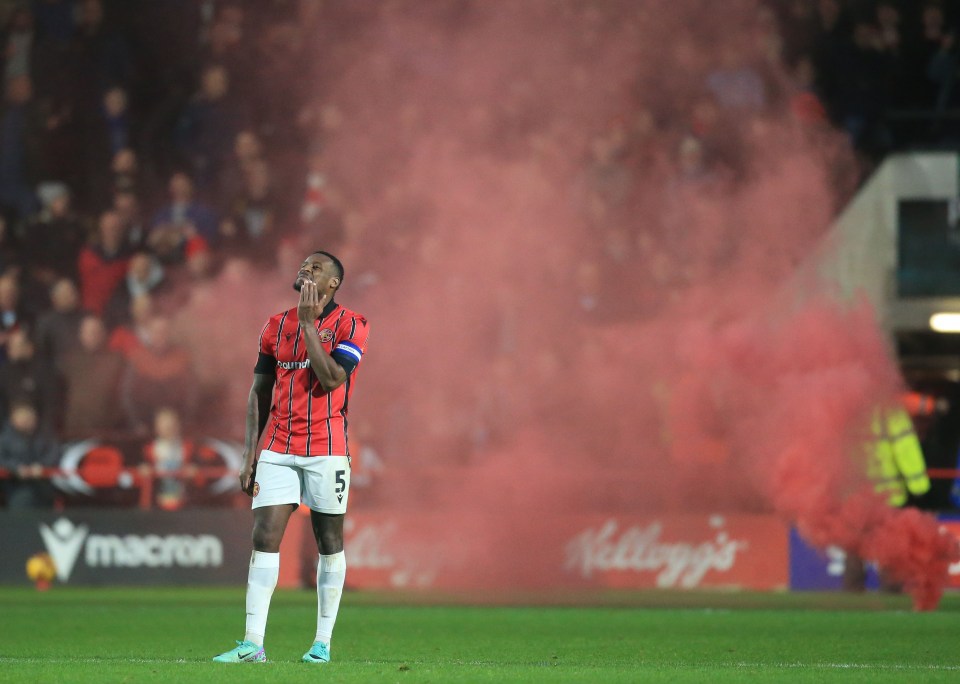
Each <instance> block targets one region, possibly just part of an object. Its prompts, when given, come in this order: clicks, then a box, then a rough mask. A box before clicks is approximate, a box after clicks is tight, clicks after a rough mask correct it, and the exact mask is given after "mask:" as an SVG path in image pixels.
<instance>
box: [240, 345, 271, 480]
mask: <svg viewBox="0 0 960 684" xmlns="http://www.w3.org/2000/svg"><path fill="white" fill-rule="evenodd" d="M263 356H264V355H261V359H260V361H259V362H258V363H257V371H259V370H262V364H263V363H264V358H263ZM267 358H270V357H267ZM274 362H275V360H274ZM273 383H274V376H273V375H272V374H270V375H268V374H266V373H262V372H254V374H253V385H252V386H251V387H250V395H249V396H248V397H247V425H246V434H245V437H244V445H243V460H242V462H241V464H240V489H242V490H243V491H244V492H246V493H247V494H248V495H252V494H253V482H254V479H255V477H256V473H257V445H258V444H259V443H260V437H261V435H263V430H264V428H266V426H267V419H268V418H269V417H270V402H271V401H272V399H273Z"/></svg>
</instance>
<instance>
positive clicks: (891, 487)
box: [867, 409, 930, 506]
mask: <svg viewBox="0 0 960 684" xmlns="http://www.w3.org/2000/svg"><path fill="white" fill-rule="evenodd" d="M871 428H872V431H873V436H874V441H873V443H872V444H871V445H870V447H869V449H870V454H869V456H870V459H869V466H868V471H867V472H868V474H869V475H870V478H871V479H872V480H873V481H874V483H875V485H874V486H875V488H876V490H877V493H878V494H882V495H885V496H886V497H887V501H888V502H889V503H890V505H891V506H903V505H904V504H905V503H906V502H907V491H909V492H910V493H911V494H913V495H914V496H920V495H922V494H926V493H927V492H928V491H930V478H929V477H927V464H926V463H925V462H924V460H923V451H922V450H921V448H920V440H919V439H918V438H917V433H916V432H914V429H913V423H912V422H911V421H910V416H909V415H908V414H907V412H906V411H904V410H903V409H886V410H884V409H878V410H877V411H875V412H874V414H873V422H872V426H871Z"/></svg>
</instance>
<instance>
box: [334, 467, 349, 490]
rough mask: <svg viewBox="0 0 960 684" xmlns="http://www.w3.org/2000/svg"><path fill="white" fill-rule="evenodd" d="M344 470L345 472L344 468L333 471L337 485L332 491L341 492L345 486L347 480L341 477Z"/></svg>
mask: <svg viewBox="0 0 960 684" xmlns="http://www.w3.org/2000/svg"><path fill="white" fill-rule="evenodd" d="M346 472H347V471H346V470H338V471H337V472H336V473H335V476H334V479H335V480H336V485H337V486H336V488H335V489H334V491H335V492H336V493H337V494H343V490H344V489H346V488H347V481H346V480H344V479H343V475H344V473H346Z"/></svg>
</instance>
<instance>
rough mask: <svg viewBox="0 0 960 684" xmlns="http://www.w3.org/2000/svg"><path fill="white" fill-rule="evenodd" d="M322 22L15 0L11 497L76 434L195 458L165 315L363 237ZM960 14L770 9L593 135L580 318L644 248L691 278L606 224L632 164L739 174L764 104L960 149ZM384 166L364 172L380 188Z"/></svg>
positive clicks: (191, 414) (3, 118)
mask: <svg viewBox="0 0 960 684" xmlns="http://www.w3.org/2000/svg"><path fill="white" fill-rule="evenodd" d="M329 4H333V5H336V3H329ZM389 4H390V3H383V6H384V7H386V6H387V5H389ZM465 4H469V3H465ZM568 4H570V3H568ZM573 4H575V3H573ZM584 4H585V5H589V4H590V3H584ZM372 7H374V8H376V7H377V5H376V4H374V5H372ZM326 9H327V5H325V4H324V3H322V2H321V1H320V0H163V1H162V2H158V1H150V0H115V1H113V2H111V1H110V0H32V1H27V0H0V24H2V26H3V30H2V32H0V47H2V49H0V60H2V62H0V73H2V78H3V103H2V108H0V416H2V417H3V428H2V432H0V468H5V469H7V470H9V471H10V472H11V473H13V474H14V476H15V477H14V478H13V479H7V480H5V481H2V483H3V485H4V490H3V491H5V492H6V495H5V498H6V503H7V504H8V505H14V504H16V505H20V504H23V505H31V504H38V503H39V504H48V503H49V502H50V501H51V500H52V497H53V492H52V490H47V489H45V488H44V487H45V486H44V482H45V481H44V479H43V477H42V469H43V467H44V466H47V467H51V466H55V465H56V464H57V463H58V461H59V454H60V449H61V447H62V445H63V444H66V443H72V442H77V441H79V440H84V439H88V438H94V437H96V438H103V437H110V436H115V435H121V436H124V437H129V436H130V435H133V436H135V437H137V438H139V439H141V440H142V441H143V442H144V444H145V445H146V446H145V447H144V456H143V463H144V464H147V465H148V466H149V465H151V464H153V466H154V467H157V468H160V467H161V466H162V467H166V468H168V469H170V470H177V469H178V468H181V467H183V466H184V465H185V464H188V463H189V462H190V460H191V458H196V456H195V454H194V456H191V454H193V453H194V452H195V451H196V450H195V449H194V448H193V447H192V446H191V445H192V443H191V442H190V441H189V437H190V436H191V435H194V436H195V435H197V433H198V426H201V425H203V424H204V423H205V422H207V419H208V418H209V417H210V412H211V411H215V410H216V401H215V398H213V397H212V396H209V395H208V394H207V392H208V389H207V388H205V387H203V386H202V385H200V384H198V383H197V382H196V381H195V378H194V372H193V364H194V363H195V359H193V358H191V354H190V351H189V350H188V348H187V347H185V346H184V345H183V344H182V343H181V341H179V340H178V336H177V330H176V326H175V325H174V321H175V319H176V314H177V312H178V310H179V307H181V306H182V305H183V304H184V301H185V299H186V298H187V296H188V293H189V291H190V288H191V287H193V286H194V285H195V284H196V283H198V282H203V281H208V280H209V279H211V278H213V277H215V276H216V275H217V274H218V273H219V272H220V271H221V269H222V268H223V267H224V264H226V263H228V262H229V261H230V260H235V259H242V260H245V261H247V262H249V263H251V264H254V265H257V266H261V267H270V266H272V265H274V261H275V259H276V254H277V251H278V248H279V247H280V246H281V245H282V244H283V243H284V240H287V239H289V238H290V237H291V236H292V235H305V234H306V235H310V236H312V237H313V238H315V239H314V241H315V242H316V243H317V244H320V243H321V242H322V243H323V245H324V246H326V247H327V248H329V249H332V250H334V251H336V250H337V249H340V248H342V249H348V250H349V249H352V248H355V247H356V245H352V244H351V240H352V239H354V237H355V236H354V233H355V229H356V226H355V224H356V223H357V221H358V219H357V216H358V212H359V210H358V209H355V208H351V207H349V206H348V205H347V201H346V200H345V199H344V189H346V195H347V196H351V193H350V191H349V190H350V188H349V182H343V183H337V182H333V181H332V180H331V169H330V166H331V162H330V159H329V158H328V157H327V155H326V149H327V143H328V142H329V137H330V136H332V135H335V131H336V130H337V129H338V127H340V126H341V124H342V123H343V118H344V111H343V110H342V109H341V108H338V104H337V103H335V102H330V101H328V100H325V99H324V98H323V97H322V95H316V94H315V93H310V92H307V89H304V88H298V87H294V86H293V84H295V83H298V82H300V83H303V82H304V81H305V79H308V78H314V77H315V80H313V81H310V82H316V83H319V84H322V82H323V75H324V73H323V67H324V64H323V60H322V59H319V60H318V59H316V57H317V49H318V46H317V39H316V36H318V35H321V34H322V35H325V36H329V35H330V31H327V32H326V33H323V31H322V29H323V21H324V20H325V15H324V12H325V10H326ZM368 9H369V8H368ZM958 10H960V3H957V2H950V1H948V0H942V1H937V0H927V1H914V0H903V1H902V2H898V1H896V0H865V1H858V0H847V1H843V0H769V2H767V3H765V9H764V10H762V11H761V12H759V13H758V16H757V19H756V24H755V26H754V27H753V29H751V30H752V33H751V35H752V36H753V37H754V42H753V43H752V44H750V45H747V46H738V45H733V44H731V45H729V46H727V47H722V48H721V49H720V51H719V53H718V54H717V55H716V59H715V60H714V61H713V62H712V63H711V64H709V65H708V68H706V69H705V70H704V72H703V75H704V77H703V80H702V83H700V84H699V87H698V88H697V90H696V92H695V94H694V96H692V97H686V98H685V99H684V101H683V103H682V107H681V109H680V114H681V115H680V116H675V114H676V113H677V112H675V111H669V110H662V109H661V110H658V109H657V108H656V107H653V106H637V107H634V108H629V109H628V110H627V111H626V112H625V113H624V115H623V116H622V117H620V118H618V119H617V120H616V121H613V122H611V124H610V125H609V127H607V128H605V129H604V130H601V131H596V132H594V133H593V134H592V137H591V139H590V142H589V144H588V145H587V150H586V153H585V155H584V158H583V159H582V162H581V163H580V165H579V169H578V187H579V190H578V192H577V193H576V197H577V202H578V208H579V211H580V212H581V213H582V215H583V216H584V218H585V222H586V223H587V224H596V225H597V226H602V234H603V235H604V236H605V237H604V252H605V254H604V256H603V258H604V259H606V261H605V262H604V263H598V262H593V261H585V262H584V264H583V266H582V268H581V269H580V271H579V272H578V273H577V278H578V287H579V289H580V292H581V301H580V306H581V307H582V308H583V310H584V311H587V312H594V311H599V312H603V310H604V308H605V307H607V308H609V309H611V311H607V312H606V313H602V314H600V315H610V316H616V315H619V313H618V312H615V311H612V309H615V308H616V307H617V306H620V303H619V302H617V301H613V299H612V298H605V295H604V292H605V291H609V290H605V289H604V285H603V283H602V282H601V279H602V278H604V277H606V278H613V279H616V278H618V277H620V276H621V275H622V274H623V271H624V269H628V268H629V269H632V268H633V266H632V265H631V262H630V258H629V254H630V252H631V251H637V250H643V252H644V254H645V258H646V259H647V265H648V266H649V268H647V269H644V272H645V273H647V272H648V273H650V274H651V276H650V277H652V278H653V279H654V280H655V281H656V280H657V279H658V278H661V277H662V278H675V277H677V276H676V273H673V272H671V273H669V274H667V273H660V272H661V271H667V270H670V271H673V270H675V269H671V267H670V264H671V263H673V262H671V261H670V260H667V259H665V260H664V261H663V263H658V262H657V260H656V254H657V250H656V249H655V248H653V246H651V245H650V244H647V243H646V242H645V240H647V239H648V238H645V237H644V235H642V234H637V235H631V234H629V233H628V231H625V230H621V229H617V228H614V229H611V228H610V226H617V225H619V223H618V221H616V217H617V213H618V212H619V211H623V210H624V209H625V208H627V207H628V206H629V204H630V201H631V193H633V192H634V185H633V178H634V175H633V174H634V172H635V171H636V169H637V168H639V167H641V166H650V165H656V164H658V163H660V162H659V161H658V160H659V159H660V158H662V157H664V156H666V157H668V158H669V160H670V169H671V174H670V175H669V178H668V181H667V186H668V190H669V191H670V193H673V196H675V197H681V198H682V197H683V194H684V193H685V192H697V193H704V192H709V191H710V189H711V188H718V187H722V186H723V184H725V183H727V182H730V179H735V178H737V177H738V176H741V175H742V174H744V173H747V171H746V170H745V169H744V168H743V166H742V161H743V160H742V159H741V158H740V157H741V154H742V153H741V150H742V149H743V148H742V146H740V145H733V144H731V140H733V139H735V138H736V136H731V135H730V133H731V125H732V123H733V122H736V126H735V128H736V135H738V136H741V137H742V136H744V135H746V136H753V137H754V138H756V139H761V138H762V137H763V135H765V130H764V128H763V125H762V124H763V117H764V116H765V115H767V114H769V113H770V112H773V111H777V112H786V113H787V116H788V117H789V118H790V119H791V120H792V121H794V122H795V123H796V124H797V125H799V126H801V127H804V128H806V129H808V130H810V131H812V132H816V131H827V130H830V126H829V124H831V123H832V124H834V125H835V126H836V127H839V128H840V129H841V130H842V131H844V132H845V134H846V135H847V136H849V138H850V141H851V142H852V144H853V146H854V148H855V149H856V150H858V151H859V153H860V164H861V168H867V169H868V168H869V167H870V166H871V165H872V164H875V163H876V161H877V160H878V159H879V158H881V157H882V156H883V155H884V154H886V153H887V152H889V151H890V150H893V149H896V148H898V147H902V146H906V145H915V144H925V145H930V144H936V145H950V144H953V143H954V141H955V137H954V136H955V133H956V130H955V125H954V124H955V123H956V122H955V121H954V119H952V118H951V111H952V108H953V107H954V106H955V104H956V103H955V100H956V99H957V98H958V97H960V94H957V93H955V89H954V87H953V86H954V79H955V77H956V73H957V68H958V65H957V55H958V48H960V46H958V45H956V40H955V31H956V25H957V24H956V22H957V21H958V20H960V12H958ZM364 11H366V10H364ZM373 11H376V10H375V9H374V10H373ZM341 28H342V27H341ZM342 34H343V35H344V36H347V37H349V31H346V30H344V31H342ZM784 74H787V78H784ZM664 101H668V100H664ZM672 104H673V105H676V106H680V105H678V103H677V102H673V103H672ZM397 113H398V118H400V119H403V117H405V116H406V119H410V118H411V117H410V116H407V115H406V114H405V113H404V111H400V110H398V112H397ZM408 113H409V112H407V114H408ZM898 116H899V117H900V118H898ZM745 120H751V121H754V122H755V123H756V125H755V126H753V127H745V126H744V125H743V122H744V121H745ZM668 121H669V122H671V123H669V124H668V123H666V122H668ZM957 121H960V119H958V120H957ZM676 122H679V124H678V123H676ZM403 125H404V124H403V122H402V121H400V122H398V124H397V130H398V134H399V133H402V132H403ZM530 149H532V152H531V154H540V153H544V152H543V150H542V149H541V150H539V151H538V150H537V146H536V144H532V145H531V148H530ZM385 154H386V153H385ZM544 154H546V153H544ZM384 169H388V165H387V164H385V165H384V168H383V169H373V168H371V169H370V177H369V178H367V179H365V180H366V181H368V182H369V184H370V186H371V187H373V186H375V185H376V182H377V173H386V170H384ZM368 192H369V190H368ZM385 192H386V190H385ZM670 193H668V195H669V194H670ZM361 194H362V193H361V192H359V191H357V192H354V193H353V194H352V196H353V197H354V200H356V199H357V198H358V197H360V196H361ZM359 203H360V202H359V201H358V202H357V204H359ZM398 211H399V210H398ZM414 213H415V212H414ZM668 213H669V212H668ZM393 219H394V222H395V223H397V222H401V223H402V221H403V220H406V219H404V217H402V216H401V217H399V218H398V217H393ZM409 220H415V216H414V218H411V219H409ZM688 247H689V246H683V247H682V248H683V249H687V248H688ZM677 248H678V249H680V247H677ZM695 251H696V250H693V252H695ZM651 254H652V255H654V256H653V257H651V256H650V255H651ZM618 264H620V265H621V266H618ZM618 269H619V270H618ZM656 284H660V285H662V284H663V282H657V283H656ZM649 291H650V292H654V293H655V292H656V289H655V288H651V289H650V290H649ZM251 362H252V360H251ZM161 489H162V488H161ZM163 491H167V493H168V494H169V493H170V492H171V491H172V492H176V491H178V489H177V487H175V486H173V485H172V484H171V485H170V486H169V487H168V488H167V490H163ZM171 496H172V495H171ZM173 498H174V499H175V498H176V497H175V496H174V497H173Z"/></svg>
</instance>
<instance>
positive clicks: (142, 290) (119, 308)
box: [105, 252, 165, 328]
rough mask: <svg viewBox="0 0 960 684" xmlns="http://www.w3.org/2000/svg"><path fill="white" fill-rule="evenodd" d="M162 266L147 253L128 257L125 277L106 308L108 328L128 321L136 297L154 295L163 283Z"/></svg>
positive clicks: (138, 253)
mask: <svg viewBox="0 0 960 684" xmlns="http://www.w3.org/2000/svg"><path fill="white" fill-rule="evenodd" d="M164 278H165V274H164V270H163V266H162V265H161V264H160V262H159V261H158V260H157V258H156V257H155V256H153V255H152V254H150V253H148V252H137V253H136V254H134V255H133V256H132V257H130V262H129V265H128V267H127V275H126V277H125V278H124V279H123V280H122V281H121V283H120V286H119V287H118V288H117V289H116V290H115V291H114V293H113V296H112V297H111V298H110V302H109V303H108V304H107V308H106V315H105V318H106V321H107V324H108V326H109V327H110V328H113V327H115V326H116V325H119V324H121V323H124V322H126V321H128V320H129V314H130V307H131V303H132V302H133V301H134V300H135V299H137V298H138V297H141V296H144V295H150V294H152V293H155V292H156V291H157V289H158V288H161V287H162V285H163V283H164Z"/></svg>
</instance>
